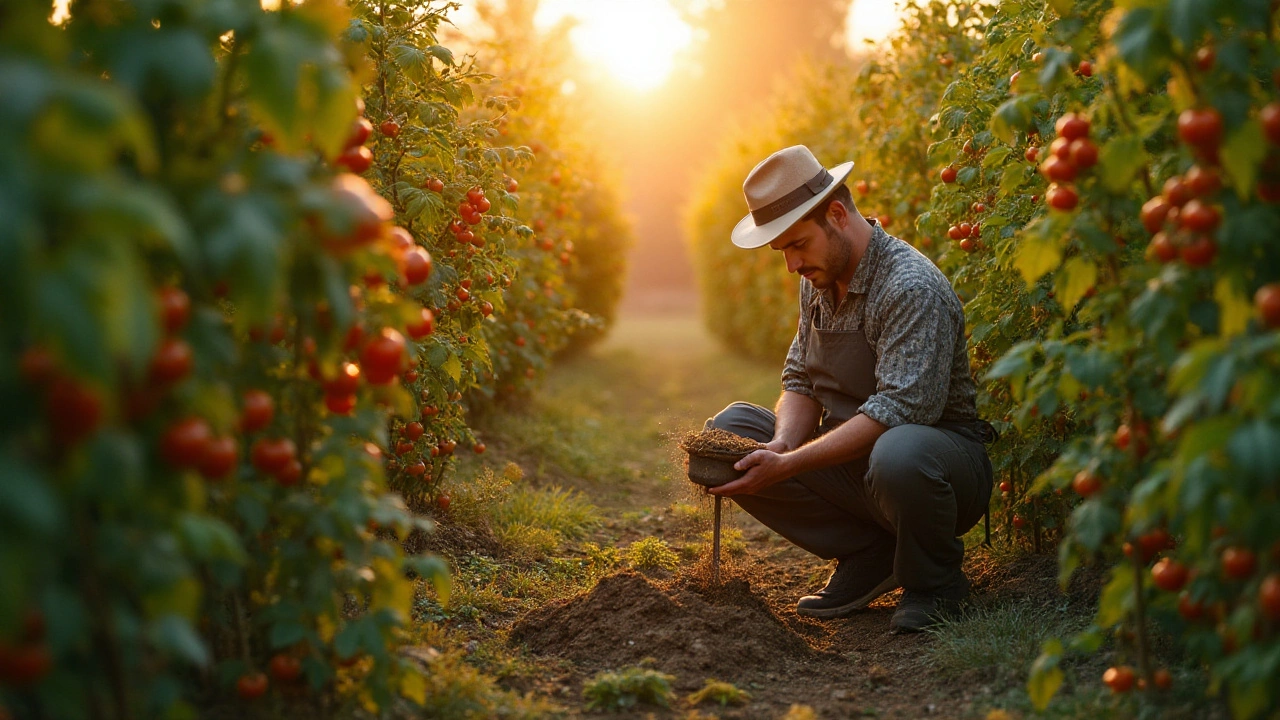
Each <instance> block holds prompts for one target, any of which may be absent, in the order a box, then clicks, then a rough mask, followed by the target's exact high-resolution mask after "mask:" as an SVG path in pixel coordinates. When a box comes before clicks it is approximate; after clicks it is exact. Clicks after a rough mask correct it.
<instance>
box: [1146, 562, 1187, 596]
mask: <svg viewBox="0 0 1280 720" xmlns="http://www.w3.org/2000/svg"><path fill="white" fill-rule="evenodd" d="M1190 577H1191V574H1190V571H1188V570H1187V566H1186V565H1183V564H1182V563H1180V562H1178V561H1177V560H1174V559H1173V558H1161V559H1160V561H1159V562H1157V563H1156V564H1155V566H1154V567H1152V568H1151V580H1152V581H1153V582H1155V584H1156V587H1158V588H1160V589H1161V590H1165V591H1167V592H1178V591H1179V590H1181V589H1182V588H1183V587H1185V586H1186V584H1187V580H1189V579H1190Z"/></svg>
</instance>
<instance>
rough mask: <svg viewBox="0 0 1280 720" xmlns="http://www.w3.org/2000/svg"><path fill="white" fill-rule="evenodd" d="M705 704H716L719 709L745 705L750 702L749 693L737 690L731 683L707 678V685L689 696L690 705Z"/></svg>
mask: <svg viewBox="0 0 1280 720" xmlns="http://www.w3.org/2000/svg"><path fill="white" fill-rule="evenodd" d="M706 702H713V703H716V704H718V705H719V706H720V707H725V706H727V705H746V704H747V703H748V702H751V693H749V692H747V691H746V690H741V689H739V688H738V686H736V685H734V684H733V683H727V682H721V681H719V680H713V679H711V678H707V683H706V684H705V685H703V686H702V689H701V690H699V691H697V692H695V693H692V694H690V695H689V704H690V705H701V704H703V703H706Z"/></svg>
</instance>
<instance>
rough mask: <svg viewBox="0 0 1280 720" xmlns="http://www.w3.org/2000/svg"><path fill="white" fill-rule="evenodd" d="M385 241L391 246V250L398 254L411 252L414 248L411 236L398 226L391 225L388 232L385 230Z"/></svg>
mask: <svg viewBox="0 0 1280 720" xmlns="http://www.w3.org/2000/svg"><path fill="white" fill-rule="evenodd" d="M387 241H388V242H389V244H390V245H391V249H392V250H394V251H395V252H396V253H399V254H403V253H405V252H406V251H408V250H412V249H413V247H414V242H413V235H412V234H411V233H410V232H409V231H408V230H405V229H404V228H402V227H400V226H399V225H393V226H391V229H390V230H387Z"/></svg>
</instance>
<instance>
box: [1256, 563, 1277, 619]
mask: <svg viewBox="0 0 1280 720" xmlns="http://www.w3.org/2000/svg"><path fill="white" fill-rule="evenodd" d="M1258 605H1259V607H1261V608H1262V614H1263V615H1266V616H1267V617H1268V618H1270V619H1272V620H1280V572H1273V573H1271V574H1270V575H1268V576H1266V577H1265V578H1263V579H1262V584H1261V585H1259V586H1258Z"/></svg>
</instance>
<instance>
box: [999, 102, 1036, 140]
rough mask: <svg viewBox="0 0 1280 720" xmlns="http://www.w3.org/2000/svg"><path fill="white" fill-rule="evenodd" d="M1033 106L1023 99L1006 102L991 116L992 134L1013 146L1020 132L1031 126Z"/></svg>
mask: <svg viewBox="0 0 1280 720" xmlns="http://www.w3.org/2000/svg"><path fill="white" fill-rule="evenodd" d="M1033 117H1034V116H1033V114H1032V112H1031V106H1030V104H1028V103H1027V101H1026V100H1025V99H1023V98H1012V99H1010V100H1006V101H1005V102H1004V103H1002V104H1001V105H1000V107H998V108H996V111H995V112H994V113H992V114H991V134H992V135H995V136H996V137H997V138H999V139H1000V140H1002V141H1003V142H1005V143H1007V144H1009V145H1012V144H1013V142H1014V140H1015V139H1016V134H1017V132H1018V131H1019V130H1022V129H1023V128H1026V127H1027V126H1029V125H1030V124H1031V121H1032V118H1033Z"/></svg>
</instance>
